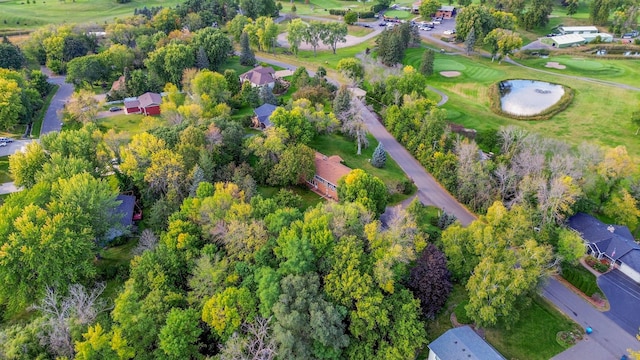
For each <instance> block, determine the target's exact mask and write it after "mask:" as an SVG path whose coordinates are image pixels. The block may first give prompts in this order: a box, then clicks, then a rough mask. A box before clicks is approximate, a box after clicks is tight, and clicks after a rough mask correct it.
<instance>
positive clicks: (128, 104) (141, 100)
mask: <svg viewBox="0 0 640 360" xmlns="http://www.w3.org/2000/svg"><path fill="white" fill-rule="evenodd" d="M161 103H162V96H160V94H157V93H152V92H147V93H144V94H142V95H140V96H138V98H137V99H129V100H125V101H124V111H125V113H127V114H145V115H160V104H161Z"/></svg>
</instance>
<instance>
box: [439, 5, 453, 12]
mask: <svg viewBox="0 0 640 360" xmlns="http://www.w3.org/2000/svg"><path fill="white" fill-rule="evenodd" d="M455 9H456V7H455V6H449V5H444V6H440V9H438V11H453V10H455Z"/></svg>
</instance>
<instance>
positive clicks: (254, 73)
mask: <svg viewBox="0 0 640 360" xmlns="http://www.w3.org/2000/svg"><path fill="white" fill-rule="evenodd" d="M275 73H276V72H275V70H273V68H272V67H270V66H269V67H262V66H258V67H256V68H254V69H251V70H249V71H247V72H246V73H244V74H242V75H240V81H245V80H249V81H250V82H251V83H252V84H254V85H260V86H262V85H267V84H270V83H272V82H274V81H275V79H274V78H273V76H274V75H275Z"/></svg>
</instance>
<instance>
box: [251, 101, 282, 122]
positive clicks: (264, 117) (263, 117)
mask: <svg viewBox="0 0 640 360" xmlns="http://www.w3.org/2000/svg"><path fill="white" fill-rule="evenodd" d="M276 108H277V106H275V105H272V104H267V103H265V104H263V105H260V106H259V107H257V108H255V109H254V110H253V113H254V114H256V116H257V117H258V121H260V122H261V123H263V124H264V126H265V127H269V126H271V121H269V118H270V117H271V114H273V112H274V111H275V110H276Z"/></svg>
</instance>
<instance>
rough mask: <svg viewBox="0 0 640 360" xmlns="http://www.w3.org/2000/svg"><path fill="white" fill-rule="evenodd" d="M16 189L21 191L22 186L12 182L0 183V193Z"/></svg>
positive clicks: (15, 190) (7, 192)
mask: <svg viewBox="0 0 640 360" xmlns="http://www.w3.org/2000/svg"><path fill="white" fill-rule="evenodd" d="M18 191H22V188H17V187H16V184H14V183H13V182H8V183H4V184H0V195H4V194H11V193H14V192H18Z"/></svg>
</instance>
